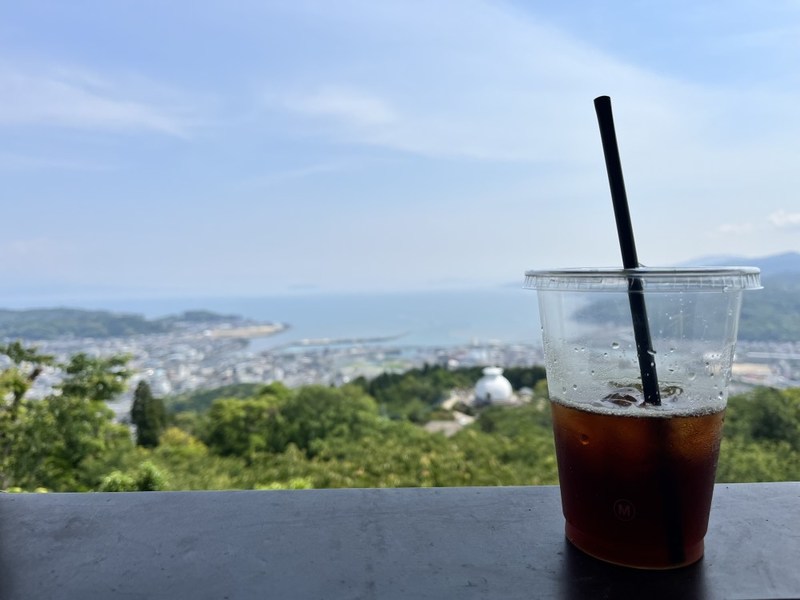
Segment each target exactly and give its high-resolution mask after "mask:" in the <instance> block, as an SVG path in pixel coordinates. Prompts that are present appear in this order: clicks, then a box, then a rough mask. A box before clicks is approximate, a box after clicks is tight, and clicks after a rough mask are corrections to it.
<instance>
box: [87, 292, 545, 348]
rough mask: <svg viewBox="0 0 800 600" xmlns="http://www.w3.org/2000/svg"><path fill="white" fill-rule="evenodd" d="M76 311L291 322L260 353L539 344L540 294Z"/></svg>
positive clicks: (287, 298) (375, 296) (270, 299)
mask: <svg viewBox="0 0 800 600" xmlns="http://www.w3.org/2000/svg"><path fill="white" fill-rule="evenodd" d="M77 307H78V308H92V309H105V310H111V311H115V312H133V313H137V314H141V315H144V316H146V317H148V318H155V317H162V316H165V315H170V314H177V313H181V312H183V311H186V310H210V311H213V312H216V313H222V314H235V315H238V316H242V317H245V318H248V319H253V320H257V321H271V322H280V323H286V324H288V325H289V328H288V329H287V330H285V331H283V332H281V333H279V334H277V335H274V336H271V337H268V338H262V339H258V340H253V343H252V348H253V349H254V350H265V349H269V348H273V347H277V346H282V345H290V344H292V343H297V342H299V341H301V340H305V339H323V338H327V339H353V338H376V337H394V336H399V337H398V338H397V339H396V340H392V341H391V343H392V344H393V345H400V346H455V345H463V344H470V343H474V342H481V343H487V342H497V343H502V344H516V343H523V344H535V345H540V343H541V342H540V340H541V336H540V331H539V318H538V307H537V304H536V294H535V293H534V292H532V291H530V290H523V289H521V286H520V287H519V288H517V287H510V286H509V287H496V288H484V289H470V290H446V291H420V292H396V293H371V294H370V293H349V294H344V293H342V294H325V293H307V294H296V295H281V296H265V297H260V298H259V297H248V298H235V297H206V298H152V299H130V300H125V299H114V300H105V301H102V300H87V301H83V302H79V303H77Z"/></svg>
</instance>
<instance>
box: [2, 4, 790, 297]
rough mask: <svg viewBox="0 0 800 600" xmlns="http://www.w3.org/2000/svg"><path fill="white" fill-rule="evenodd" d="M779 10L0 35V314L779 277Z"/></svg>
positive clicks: (24, 10) (245, 23)
mask: <svg viewBox="0 0 800 600" xmlns="http://www.w3.org/2000/svg"><path fill="white" fill-rule="evenodd" d="M798 64H800V1H798V0H772V1H770V2H763V1H762V0H731V1H730V2H724V3H723V2H717V1H713V2H711V1H707V0H697V1H689V0H676V1H675V2H670V3H658V2H650V1H637V0H627V1H622V0H610V1H609V2H603V3H598V2H593V1H589V0H586V1H578V0H572V1H569V0H565V1H563V2H545V1H538V0H532V1H522V0H437V1H436V2H430V1H428V0H403V1H395V0H381V1H380V2H375V1H374V0H337V1H335V2H331V1H330V0H286V1H284V0H238V1H235V2H229V1H228V0H226V1H222V0H206V1H203V2H196V1H191V2H189V1H186V0H172V1H171V2H162V1H160V0H159V1H156V0H135V1H134V0H115V1H111V2H110V1H108V0H74V1H72V2H62V1H61V0H50V1H45V0H29V1H26V2H17V3H6V4H5V5H4V7H3V8H0V90H1V91H0V181H2V185H0V206H2V218H0V228H2V229H0V231H2V234H1V235H0V306H1V305H2V304H3V303H4V302H3V298H5V303H6V304H10V303H14V304H20V303H23V304H24V303H25V302H30V303H31V304H37V305H38V304H43V303H45V304H46V303H50V304H52V303H57V302H60V301H63V300H65V299H67V298H82V297H86V298H88V297H103V296H109V297H111V296H115V297H125V296H137V297H149V296H153V297H157V296H175V295H183V296H188V295H207V296H243V295H252V296H258V295H269V294H279V293H286V292H292V293H294V292H298V291H308V290H321V291H391V290H409V289H414V290H416V289H429V288H430V289H440V288H443V287H459V286H491V285H500V284H504V283H509V282H517V281H518V282H519V283H520V284H521V282H522V278H523V273H524V271H525V270H526V269H540V268H551V267H572V266H615V265H618V264H620V262H621V258H620V253H619V247H618V244H617V241H616V233H615V229H614V227H615V225H614V219H613V211H612V207H611V200H610V195H609V191H608V182H607V178H606V174H605V165H604V162H603V156H602V147H601V145H600V138H599V133H598V128H597V121H596V117H595V114H594V108H593V104H592V100H593V99H594V98H595V97H596V96H600V95H609V96H610V97H611V98H612V103H613V109H614V117H615V122H616V129H617V137H618V140H619V145H620V153H621V157H622V163H623V169H624V173H625V181H626V186H627V192H628V198H629V201H630V205H631V216H632V220H633V225H634V230H635V234H636V238H637V245H638V252H639V258H640V260H641V262H642V263H644V264H647V265H651V266H662V265H673V264H678V263H681V262H684V261H689V260H694V259H697V258H698V257H704V256H720V255H738V256H746V257H761V256H766V255H770V254H775V253H781V252H787V251H800V235H799V234H800V198H799V197H798V191H797V190H799V189H800V168H798V164H800V109H798V107H800V69H798V68H797V65H798Z"/></svg>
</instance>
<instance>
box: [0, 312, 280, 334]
mask: <svg viewBox="0 0 800 600" xmlns="http://www.w3.org/2000/svg"><path fill="white" fill-rule="evenodd" d="M200 327H206V328H210V329H211V330H212V334H213V335H214V336H216V337H258V336H261V335H270V334H272V333H275V332H276V331H279V330H282V329H284V328H285V325H281V324H276V323H256V322H253V321H250V320H247V319H244V318H243V317H240V316H237V315H221V314H217V313H213V312H210V311H205V310H191V311H186V312H183V313H181V314H179V315H170V316H166V317H161V318H158V319H147V318H145V317H143V316H142V315H138V314H132V313H114V312H109V311H105V310H83V309H77V308H35V309H27V310H8V309H0V338H4V339H22V340H53V339H58V338H65V337H73V338H98V339H102V338H116V337H128V336H133V335H153V334H165V333H173V332H176V331H185V330H188V329H197V328H200Z"/></svg>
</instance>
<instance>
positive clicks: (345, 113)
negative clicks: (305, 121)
mask: <svg viewBox="0 0 800 600" xmlns="http://www.w3.org/2000/svg"><path fill="white" fill-rule="evenodd" d="M286 106H287V107H288V108H289V109H291V110H295V111H298V112H302V113H305V114H308V115H311V116H315V117H331V118H334V119H339V120H343V121H346V122H348V123H350V124H353V125H356V126H369V125H383V124H386V123H391V122H392V121H394V120H395V119H396V115H395V114H394V111H393V110H392V109H391V108H390V107H389V105H388V104H387V103H386V102H385V101H384V100H382V99H380V98H378V97H377V96H374V95H371V94H370V93H368V92H365V91H362V90H357V89H353V88H345V87H337V86H333V87H323V88H321V89H319V90H318V91H315V92H313V93H310V94H307V95H305V96H300V97H295V98H291V99H288V100H286Z"/></svg>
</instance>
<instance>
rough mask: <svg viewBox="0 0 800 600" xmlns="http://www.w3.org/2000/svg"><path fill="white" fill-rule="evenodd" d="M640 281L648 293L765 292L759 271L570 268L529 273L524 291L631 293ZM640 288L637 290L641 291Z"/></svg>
mask: <svg viewBox="0 0 800 600" xmlns="http://www.w3.org/2000/svg"><path fill="white" fill-rule="evenodd" d="M633 280H638V282H640V283H641V285H640V286H638V288H641V291H644V292H684V291H692V292H739V291H743V290H757V289H761V288H762V285H761V270H760V269H759V268H757V267H639V268H637V269H622V268H613V267H601V268H568V269H547V270H530V271H526V272H525V282H524V284H523V288H525V289H533V290H537V291H550V290H554V291H596V292H602V291H608V292H622V291H625V292H631V291H632V290H630V289H629V285H630V282H631V281H633ZM638 288H637V289H638Z"/></svg>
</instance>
